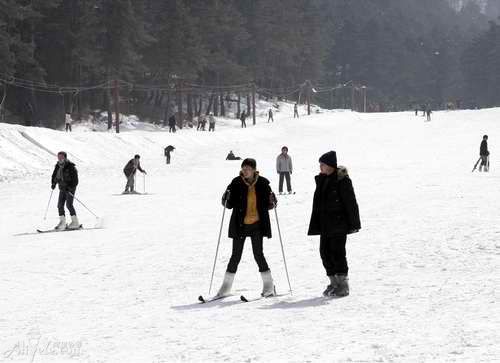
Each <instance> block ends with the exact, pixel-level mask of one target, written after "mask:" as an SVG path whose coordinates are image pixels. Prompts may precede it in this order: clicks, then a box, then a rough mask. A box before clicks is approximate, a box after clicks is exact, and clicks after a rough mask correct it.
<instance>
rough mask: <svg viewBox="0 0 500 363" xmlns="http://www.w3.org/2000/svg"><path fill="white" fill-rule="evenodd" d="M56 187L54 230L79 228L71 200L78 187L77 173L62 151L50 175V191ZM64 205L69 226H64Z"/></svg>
mask: <svg viewBox="0 0 500 363" xmlns="http://www.w3.org/2000/svg"><path fill="white" fill-rule="evenodd" d="M56 185H59V200H58V202H57V209H58V210H59V224H58V225H57V226H56V227H55V229H57V230H61V231H62V230H65V229H66V228H68V229H78V228H80V222H79V221H78V217H77V216H76V211H75V208H74V207H73V199H74V197H75V192H76V187H77V185H78V171H77V170H76V167H75V164H73V163H72V162H71V161H69V160H68V156H67V154H66V153H65V152H64V151H60V152H59V153H58V154H57V164H56V166H55V168H54V172H53V173H52V190H54V189H55V188H56ZM64 204H66V208H68V211H69V214H70V216H71V223H70V224H69V225H67V224H66V216H65V211H64Z"/></svg>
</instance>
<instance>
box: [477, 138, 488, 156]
mask: <svg viewBox="0 0 500 363" xmlns="http://www.w3.org/2000/svg"><path fill="white" fill-rule="evenodd" d="M479 155H480V156H489V155H490V152H489V151H488V141H486V140H483V141H481V147H480V148H479Z"/></svg>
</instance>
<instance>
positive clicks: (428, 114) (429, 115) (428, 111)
mask: <svg viewBox="0 0 500 363" xmlns="http://www.w3.org/2000/svg"><path fill="white" fill-rule="evenodd" d="M431 113H432V110H431V108H430V107H427V110H425V114H426V115H427V121H430V120H431Z"/></svg>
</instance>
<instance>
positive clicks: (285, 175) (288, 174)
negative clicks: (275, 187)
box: [279, 172, 292, 193]
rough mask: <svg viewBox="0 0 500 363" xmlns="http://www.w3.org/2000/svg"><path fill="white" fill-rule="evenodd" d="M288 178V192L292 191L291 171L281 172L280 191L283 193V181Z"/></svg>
mask: <svg viewBox="0 0 500 363" xmlns="http://www.w3.org/2000/svg"><path fill="white" fill-rule="evenodd" d="M284 179H286V189H287V190H288V192H291V191H292V183H291V181H290V173H289V172H284V173H280V185H279V192H280V193H283V181H284Z"/></svg>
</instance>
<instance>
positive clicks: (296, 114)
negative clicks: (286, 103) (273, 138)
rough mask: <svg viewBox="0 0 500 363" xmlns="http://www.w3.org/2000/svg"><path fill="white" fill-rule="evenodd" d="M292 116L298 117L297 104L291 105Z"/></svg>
mask: <svg viewBox="0 0 500 363" xmlns="http://www.w3.org/2000/svg"><path fill="white" fill-rule="evenodd" d="M293 118H299V105H298V104H295V105H293Z"/></svg>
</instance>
